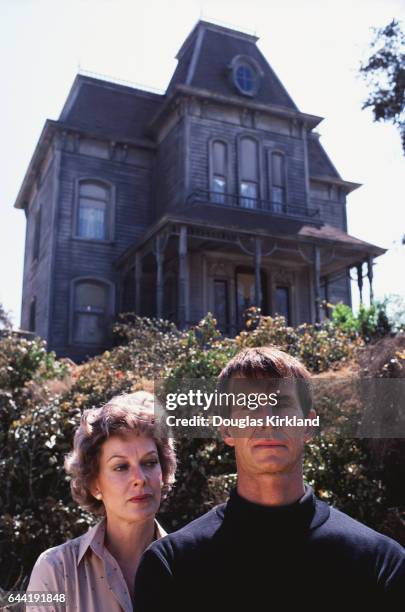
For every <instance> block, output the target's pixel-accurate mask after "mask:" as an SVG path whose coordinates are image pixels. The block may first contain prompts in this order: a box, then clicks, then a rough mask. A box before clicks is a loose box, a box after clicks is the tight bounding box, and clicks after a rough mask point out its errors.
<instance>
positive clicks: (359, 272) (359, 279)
mask: <svg viewBox="0 0 405 612" xmlns="http://www.w3.org/2000/svg"><path fill="white" fill-rule="evenodd" d="M356 267H357V285H358V287H359V293H360V304H362V303H363V262H361V263H359V264H357V266H356Z"/></svg>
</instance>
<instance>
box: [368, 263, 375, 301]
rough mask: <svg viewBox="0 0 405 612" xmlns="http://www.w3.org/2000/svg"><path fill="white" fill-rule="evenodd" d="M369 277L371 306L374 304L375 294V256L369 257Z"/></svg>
mask: <svg viewBox="0 0 405 612" xmlns="http://www.w3.org/2000/svg"><path fill="white" fill-rule="evenodd" d="M367 276H368V282H369V284H370V306H371V305H372V303H373V302H374V292H373V256H372V255H369V256H368V260H367Z"/></svg>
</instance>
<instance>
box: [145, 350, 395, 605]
mask: <svg viewBox="0 0 405 612" xmlns="http://www.w3.org/2000/svg"><path fill="white" fill-rule="evenodd" d="M309 378H310V375H309V373H308V371H307V370H306V369H305V368H304V367H303V366H302V364H301V363H300V362H299V361H298V360H296V359H294V358H292V357H291V356H289V355H288V354H286V353H284V352H283V351H280V350H277V349H273V348H266V347H265V348H251V349H245V350H243V351H241V352H240V353H239V354H238V355H237V356H236V357H234V359H232V360H231V361H230V362H229V363H228V365H227V366H226V367H225V368H224V370H223V371H222V372H221V374H220V377H219V384H220V390H221V391H228V392H229V391H230V390H231V389H234V388H235V387H237V386H238V384H239V383H240V382H241V381H242V382H247V383H248V384H249V385H250V386H251V385H252V384H253V385H254V386H255V388H257V389H258V390H259V391H263V384H267V385H268V384H271V385H272V388H273V389H274V388H276V387H280V389H281V390H279V389H278V390H277V391H279V393H278V395H277V397H278V399H279V402H278V404H277V406H275V407H274V408H270V406H266V407H265V409H264V412H266V410H267V411H268V414H267V415H269V414H270V412H272V415H274V414H275V412H276V411H278V416H285V415H288V416H294V415H295V416H296V417H298V418H299V417H301V418H302V417H307V418H311V419H312V418H314V417H315V411H314V410H313V407H312V397H311V394H310V391H309V389H308V387H309V385H308V381H309ZM281 379H282V380H281ZM286 381H289V382H290V383H291V384H288V385H286V384H285V383H286ZM295 382H298V384H295ZM241 412H243V406H241V407H236V408H235V410H234V411H233V413H232V416H235V415H236V416H238V414H239V413H241ZM245 412H246V411H245ZM264 412H263V410H261V411H260V412H259V413H260V414H261V415H263V414H264ZM252 416H253V414H252ZM255 416H256V415H255ZM223 436H224V441H225V443H226V444H228V445H230V446H233V447H234V449H235V454H236V464H237V472H238V480H237V488H236V489H235V490H233V491H232V492H231V495H230V499H229V501H228V502H227V503H225V504H222V505H220V506H217V507H216V508H214V509H212V510H211V511H209V512H208V513H207V514H205V515H203V516H202V517H200V518H198V519H197V520H195V521H193V522H191V523H190V524H189V525H187V526H186V527H184V528H183V529H180V530H179V531H177V532H175V533H173V534H171V535H169V536H167V537H165V538H163V539H162V540H160V541H159V542H156V543H154V544H152V545H151V546H150V547H149V549H147V551H146V552H145V553H144V556H143V559H142V561H141V564H140V566H139V569H138V573H137V578H136V583H135V610H136V612H152V611H153V612H158V611H162V612H163V610H169V611H170V612H185V611H186V610H187V612H197V611H198V612H199V611H201V612H202V611H204V612H214V611H216V610H231V611H232V610H246V611H250V610H252V611H253V610H254V611H256V610H271V609H273V607H274V605H275V604H277V605H278V606H282V607H280V608H278V609H283V610H289V609H291V608H292V604H293V602H295V601H299V603H300V605H302V604H303V603H307V602H308V604H309V605H313V606H315V605H316V607H317V608H320V607H322V608H323V609H328V608H334V607H335V606H336V605H338V604H339V605H345V606H346V608H348V609H349V610H351V609H354V608H355V606H357V607H356V608H355V609H356V610H365V609H366V606H368V605H370V606H373V608H374V607H375V605H376V604H380V605H381V606H383V607H382V608H381V609H382V610H384V612H386V611H388V610H391V609H392V610H394V609H396V610H399V609H402V608H401V606H403V604H404V601H405V550H404V549H403V547H402V546H401V545H400V544H398V543H397V542H395V541H394V540H392V539H390V538H388V537H386V536H384V535H382V534H379V533H377V532H376V531H373V530H372V529H370V528H368V527H366V526H365V525H363V524H362V523H359V522H358V521H355V520H354V519H352V518H350V517H349V516H347V515H346V514H344V513H342V512H340V511H339V510H336V509H335V508H332V507H330V506H329V505H328V504H326V503H325V502H323V501H321V500H319V499H317V498H316V497H315V495H314V493H313V491H312V489H311V487H309V486H308V485H304V481H303V472H302V468H303V459H302V457H303V451H304V446H305V443H306V442H307V441H308V440H309V439H310V437H311V428H310V427H308V426H306V425H305V426H297V427H296V426H293V427H291V426H284V425H273V424H270V422H266V421H264V420H263V423H262V424H260V422H259V421H256V425H253V426H252V427H250V428H248V429H246V430H244V432H243V433H242V432H241V430H240V429H239V430H238V429H237V428H236V427H231V428H230V429H229V430H227V431H226V430H225V431H224V432H223Z"/></svg>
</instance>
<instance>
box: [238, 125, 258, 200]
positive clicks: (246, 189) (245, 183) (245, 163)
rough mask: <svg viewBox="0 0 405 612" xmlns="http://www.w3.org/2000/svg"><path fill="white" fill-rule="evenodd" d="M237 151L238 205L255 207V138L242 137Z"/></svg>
mask: <svg viewBox="0 0 405 612" xmlns="http://www.w3.org/2000/svg"><path fill="white" fill-rule="evenodd" d="M239 153H240V160H239V170H240V177H241V178H240V183H239V195H240V206H243V207H244V208H256V207H257V199H258V197H259V180H258V147H257V142H256V140H254V139H253V138H249V137H245V138H242V139H241V141H240V146H239Z"/></svg>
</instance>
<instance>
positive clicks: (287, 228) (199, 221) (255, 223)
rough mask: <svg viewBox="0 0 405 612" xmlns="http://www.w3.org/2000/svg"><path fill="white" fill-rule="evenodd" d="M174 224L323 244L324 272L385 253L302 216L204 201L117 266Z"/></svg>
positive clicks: (163, 222) (171, 217)
mask: <svg viewBox="0 0 405 612" xmlns="http://www.w3.org/2000/svg"><path fill="white" fill-rule="evenodd" d="M172 224H175V225H176V224H177V225H178V224H181V225H187V226H189V227H193V228H196V227H199V228H204V229H207V230H212V231H224V232H226V233H227V234H232V233H236V234H237V235H240V236H255V237H263V238H271V239H273V240H276V241H277V240H279V241H288V242H293V243H295V244H296V245H297V247H298V248H299V246H309V245H316V246H320V247H324V249H323V250H324V251H325V254H326V251H327V252H328V253H329V254H330V253H331V252H333V256H329V257H327V258H325V259H324V262H323V265H322V267H323V272H324V273H329V272H333V271H336V270H338V269H342V268H344V267H347V266H351V265H356V263H358V262H360V261H362V260H364V259H366V258H367V257H368V256H373V257H378V256H379V255H383V254H384V253H385V252H386V249H384V248H381V247H379V246H377V245H375V244H371V243H369V242H366V241H364V240H360V239H359V238H356V237H355V236H351V235H350V234H348V233H346V232H344V231H343V230H340V229H338V228H336V227H332V226H331V225H328V224H326V223H325V224H323V225H318V226H315V225H314V224H308V223H305V221H304V220H302V219H294V218H291V217H290V218H283V216H282V215H281V214H280V215H263V213H260V212H258V211H255V210H249V209H245V210H237V209H234V208H233V209H232V210H230V209H226V208H225V207H224V208H222V207H221V206H218V205H210V204H204V205H194V206H192V207H190V208H189V209H187V210H184V209H183V210H179V211H175V212H172V213H168V214H166V215H165V216H164V217H162V218H161V219H160V220H159V221H158V222H157V223H155V224H154V225H152V226H151V227H150V228H149V229H148V230H147V231H146V232H145V233H144V235H143V236H142V237H140V238H138V239H137V240H136V241H135V242H134V244H133V245H131V246H130V247H129V248H128V249H127V250H126V251H125V252H124V253H122V255H121V256H120V257H119V258H118V259H117V260H116V262H115V264H116V265H117V267H120V266H121V265H122V264H124V263H125V262H126V261H127V260H128V259H129V258H131V257H132V256H134V254H135V253H136V252H137V251H138V250H139V249H140V248H142V247H143V246H144V245H145V244H146V243H147V242H148V241H149V240H151V239H153V238H154V237H155V236H156V235H157V234H159V233H160V232H161V231H163V230H165V229H166V228H167V227H168V226H169V225H172ZM212 239H213V238H212ZM327 260H328V261H327Z"/></svg>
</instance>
